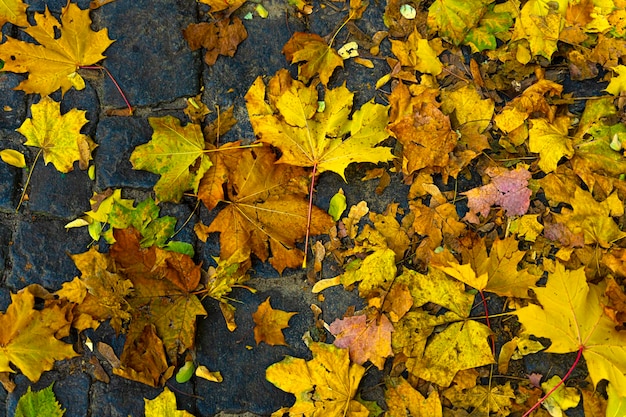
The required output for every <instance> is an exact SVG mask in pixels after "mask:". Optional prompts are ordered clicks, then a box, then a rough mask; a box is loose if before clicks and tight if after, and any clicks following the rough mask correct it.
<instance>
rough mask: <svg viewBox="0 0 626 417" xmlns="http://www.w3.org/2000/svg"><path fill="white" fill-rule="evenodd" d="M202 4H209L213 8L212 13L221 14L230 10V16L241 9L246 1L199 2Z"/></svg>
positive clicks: (204, 0) (206, 0) (205, 0)
mask: <svg viewBox="0 0 626 417" xmlns="http://www.w3.org/2000/svg"><path fill="white" fill-rule="evenodd" d="M198 1H199V2H200V3H204V4H208V5H209V6H211V10H210V11H211V13H216V12H221V11H224V10H228V13H227V14H230V13H232V12H234V11H235V10H237V9H238V8H240V7H241V6H242V5H243V4H244V3H245V2H246V0H198Z"/></svg>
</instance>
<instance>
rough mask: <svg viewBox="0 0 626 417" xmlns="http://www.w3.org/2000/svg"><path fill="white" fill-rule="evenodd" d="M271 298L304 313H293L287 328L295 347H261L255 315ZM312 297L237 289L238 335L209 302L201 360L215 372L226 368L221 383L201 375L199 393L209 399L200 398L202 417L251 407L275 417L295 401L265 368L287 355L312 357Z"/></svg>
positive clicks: (202, 332) (200, 326) (199, 348)
mask: <svg viewBox="0 0 626 417" xmlns="http://www.w3.org/2000/svg"><path fill="white" fill-rule="evenodd" d="M284 282H286V281H284ZM284 282H283V283H284ZM267 296H271V300H270V302H271V304H272V307H273V308H275V309H282V310H285V311H297V312H299V314H297V315H295V316H293V317H292V319H291V321H290V327H289V328H288V329H286V330H285V331H284V334H285V340H286V342H287V343H288V344H289V346H269V345H267V344H265V343H261V344H260V345H258V346H257V344H256V342H255V340H254V333H253V331H252V329H253V327H254V322H253V320H252V313H253V312H255V311H256V310H257V308H258V305H259V304H260V303H261V302H263V301H265V299H266V298H267ZM306 296H307V295H306V293H304V292H303V293H302V294H301V297H294V296H293V293H289V296H287V295H284V294H282V293H281V292H279V291H278V290H273V291H267V292H258V293H256V294H252V293H250V292H248V291H245V290H235V291H233V293H232V298H233V299H235V300H238V301H240V302H241V303H239V302H238V303H236V304H235V305H236V307H237V312H236V314H235V317H236V322H237V325H238V328H237V330H235V331H234V332H232V333H231V332H229V331H228V329H227V328H226V324H225V323H224V319H223V318H222V316H221V313H220V311H219V307H218V305H217V302H214V301H213V300H208V301H205V302H204V305H205V308H206V309H207V312H208V316H207V318H205V319H200V320H199V322H198V343H197V358H198V362H199V364H202V365H205V366H206V367H208V368H209V369H210V370H212V371H213V370H215V371H220V372H221V373H222V376H223V377H224V381H223V382H222V383H219V384H217V383H214V382H209V381H206V380H203V379H201V378H198V379H197V380H196V384H197V394H198V395H199V396H201V397H203V399H201V400H200V399H199V400H198V402H197V404H198V410H199V411H200V413H201V414H202V415H213V414H215V413H216V412H218V411H226V412H231V413H242V412H244V411H249V412H252V413H258V414H263V415H269V414H271V413H272V412H273V411H275V410H277V409H278V408H280V407H281V406H282V405H285V404H289V403H291V402H292V398H293V397H292V396H291V395H290V394H287V393H285V392H283V391H281V390H279V389H278V388H276V387H275V386H274V385H272V384H271V383H269V382H267V381H266V380H265V369H266V368H267V367H268V366H269V365H271V364H273V363H275V362H279V361H280V360H282V358H283V357H284V356H285V355H292V356H298V357H305V356H307V355H309V356H310V353H308V349H307V348H306V346H305V345H304V343H303V342H302V341H301V340H300V337H301V336H302V334H303V333H304V332H305V331H306V330H307V329H308V328H309V327H310V326H311V325H312V324H313V319H312V315H311V314H310V310H308V308H309V307H308V306H309V304H308V303H305V302H303V300H302V297H306Z"/></svg>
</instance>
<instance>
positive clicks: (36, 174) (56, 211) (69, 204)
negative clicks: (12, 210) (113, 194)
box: [25, 159, 93, 220]
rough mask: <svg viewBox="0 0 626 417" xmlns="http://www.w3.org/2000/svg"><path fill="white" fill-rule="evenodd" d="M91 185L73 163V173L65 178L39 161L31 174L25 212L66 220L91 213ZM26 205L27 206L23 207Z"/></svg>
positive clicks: (62, 174)
mask: <svg viewBox="0 0 626 417" xmlns="http://www.w3.org/2000/svg"><path fill="white" fill-rule="evenodd" d="M92 188H93V181H91V180H90V179H89V176H88V175H87V172H86V171H81V170H80V169H79V168H78V162H76V163H74V170H73V171H70V172H68V173H67V174H64V173H62V172H59V171H57V169H56V168H55V167H54V165H52V163H50V164H48V165H44V164H43V159H40V160H39V161H38V162H37V165H36V166H35V169H34V170H33V175H32V176H31V179H30V185H29V189H28V196H29V201H28V203H27V205H28V208H29V209H30V210H31V211H32V212H34V213H45V214H50V215H53V216H56V217H61V218H63V219H67V220H73V219H75V218H76V217H79V216H80V215H81V214H83V213H84V212H85V211H88V210H89V209H90V206H89V198H90V197H91V195H92ZM25 205H26V204H25Z"/></svg>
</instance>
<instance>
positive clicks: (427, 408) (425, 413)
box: [385, 377, 443, 417]
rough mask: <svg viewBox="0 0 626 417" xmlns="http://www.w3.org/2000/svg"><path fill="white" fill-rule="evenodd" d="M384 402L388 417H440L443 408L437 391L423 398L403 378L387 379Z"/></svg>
mask: <svg viewBox="0 0 626 417" xmlns="http://www.w3.org/2000/svg"><path fill="white" fill-rule="evenodd" d="M385 385H386V387H387V389H386V390H385V401H386V403H387V407H388V408H389V411H388V414H387V415H388V416H389V417H441V416H442V415H443V412H442V411H443V408H442V406H441V400H440V399H439V394H438V393H437V391H436V390H435V391H433V392H431V393H430V394H429V395H428V398H424V396H423V395H422V394H421V393H420V392H419V391H418V390H416V389H415V388H413V387H412V386H411V384H409V383H408V382H407V381H406V380H405V379H404V378H402V377H398V378H389V379H388V380H387V382H386V384H385Z"/></svg>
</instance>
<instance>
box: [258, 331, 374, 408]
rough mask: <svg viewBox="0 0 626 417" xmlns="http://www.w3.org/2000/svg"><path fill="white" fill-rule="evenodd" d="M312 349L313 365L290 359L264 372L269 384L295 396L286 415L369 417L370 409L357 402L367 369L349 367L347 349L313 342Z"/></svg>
mask: <svg viewBox="0 0 626 417" xmlns="http://www.w3.org/2000/svg"><path fill="white" fill-rule="evenodd" d="M309 349H311V352H312V353H313V359H311V360H310V361H305V360H304V359H300V358H294V357H291V356H287V357H286V358H285V359H283V360H282V361H280V362H278V363H275V364H273V365H271V366H270V367H268V368H267V370H266V372H265V375H266V378H267V380H268V381H269V382H271V383H272V384H274V385H276V386H277V387H278V388H280V389H281V390H283V391H286V392H290V393H292V394H294V395H295V396H296V402H295V404H294V405H292V406H291V407H290V408H289V409H288V410H285V411H289V413H290V415H294V416H296V415H302V416H304V417H314V416H325V417H367V416H368V415H369V411H368V410H367V408H365V406H364V405H363V404H361V403H359V402H358V401H356V400H355V399H354V397H355V395H356V391H357V388H358V387H359V382H360V380H361V378H362V377H363V374H364V373H365V368H363V367H362V366H361V365H358V364H355V363H350V358H349V357H348V350H347V349H339V348H337V347H335V346H333V345H327V344H325V343H318V342H310V343H309Z"/></svg>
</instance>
